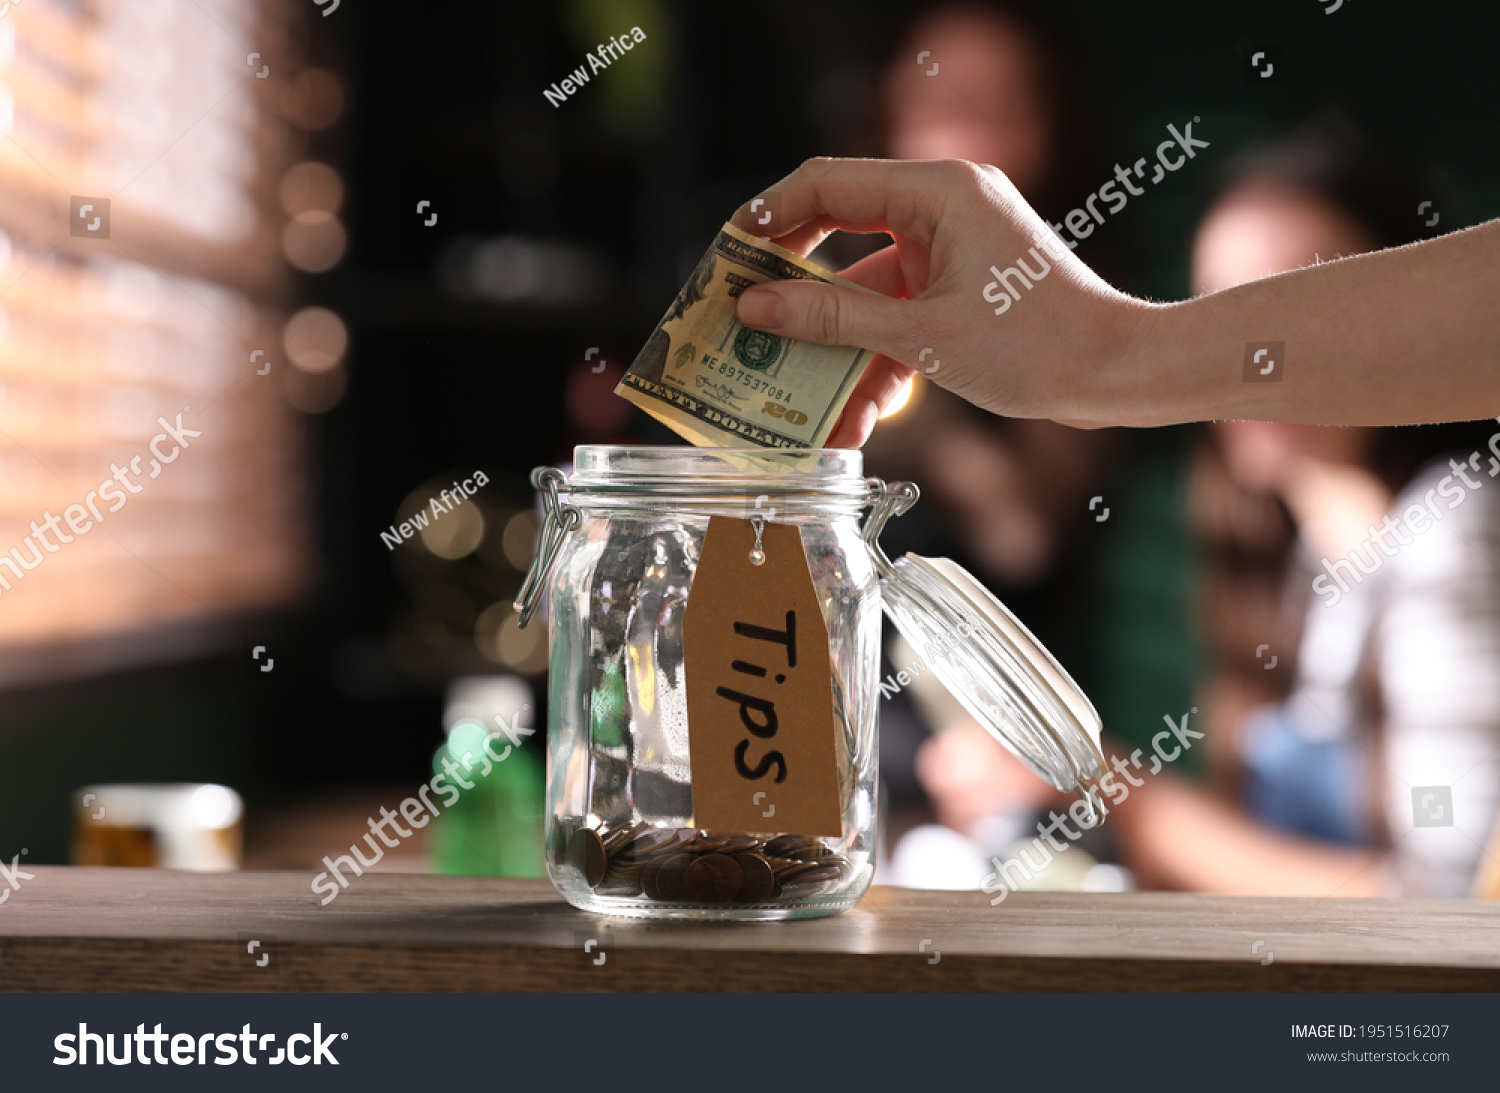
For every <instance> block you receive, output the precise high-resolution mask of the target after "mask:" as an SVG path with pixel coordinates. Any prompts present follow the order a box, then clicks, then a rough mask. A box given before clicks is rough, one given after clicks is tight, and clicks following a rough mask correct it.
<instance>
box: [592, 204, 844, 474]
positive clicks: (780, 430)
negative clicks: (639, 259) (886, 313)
mask: <svg viewBox="0 0 1500 1093" xmlns="http://www.w3.org/2000/svg"><path fill="white" fill-rule="evenodd" d="M790 280H799V281H822V282H824V283H825V284H837V285H843V286H845V287H848V288H854V289H858V290H859V291H861V292H868V291H870V290H869V289H865V288H862V287H861V286H859V285H856V284H854V283H853V282H852V281H846V280H844V279H843V278H842V277H839V276H837V275H835V274H832V273H830V272H828V271H827V270H825V269H823V268H822V267H821V266H818V265H815V264H814V263H812V262H809V261H808V260H807V259H806V258H803V257H801V256H800V255H797V254H793V253H792V252H791V251H789V250H787V249H785V248H784V247H778V246H777V245H776V244H775V243H772V242H770V241H769V240H766V239H760V238H757V237H756V236H753V235H749V234H747V233H745V232H742V231H740V230H739V229H738V228H736V227H734V226H733V225H732V224H725V225H724V227H723V228H722V229H721V230H720V231H719V235H718V238H717V239H715V240H714V244H713V246H711V247H710V248H709V249H708V253H707V254H705V255H704V256H703V258H702V260H701V261H700V262H699V263H698V267H697V269H695V270H693V275H692V276H691V277H690V278H688V283H687V284H686V285H684V286H683V287H682V291H681V292H679V293H678V294H677V299H676V300H674V301H673V302H672V306H671V307H670V308H669V309H668V310H667V313H666V315H665V316H663V318H662V320H661V322H659V323H657V324H656V330H655V331H653V332H652V334H651V337H650V339H648V340H647V342H646V345H645V348H643V349H642V350H641V351H640V354H639V355H638V356H637V357H636V358H635V362H634V363H633V364H631V366H630V369H629V371H627V372H626V373H625V378H624V379H622V380H621V381H620V385H619V387H617V388H615V393H616V394H618V395H620V396H621V397H623V398H625V399H628V400H629V401H631V402H633V403H635V404H636V405H637V406H639V407H640V408H641V409H643V410H645V411H646V412H647V413H648V414H650V415H651V416H652V417H654V418H656V419H658V420H659V421H662V422H664V423H665V424H667V425H668V426H670V427H671V428H672V429H674V430H676V431H677V432H678V433H679V434H681V435H682V436H683V437H685V438H686V439H688V440H690V441H691V442H692V443H694V444H697V445H700V446H704V447H713V448H748V447H761V448H820V447H822V446H823V444H824V443H825V442H826V441H827V440H828V434H829V433H831V432H833V427H834V425H835V424H837V423H838V419H839V414H841V413H842V412H843V410H844V404H845V403H846V402H848V401H849V396H850V394H851V393H853V391H854V385H855V384H856V383H858V382H859V377H860V376H861V375H862V374H863V373H864V370H865V365H866V364H868V363H869V361H870V357H871V356H872V355H873V354H871V353H870V352H868V351H867V350H864V349H854V348H851V347H849V346H828V345H814V344H812V343H811V342H802V341H794V340H792V339H791V338H786V337H782V336H780V335H777V334H767V333H765V332H764V331H760V330H752V329H751V328H750V327H748V326H744V325H742V324H741V323H740V321H739V319H738V317H737V316H736V314H735V300H736V299H737V298H738V297H739V295H740V293H741V292H743V291H744V290H745V289H747V288H749V287H750V286H751V285H758V284H760V283H762V282H764V281H790Z"/></svg>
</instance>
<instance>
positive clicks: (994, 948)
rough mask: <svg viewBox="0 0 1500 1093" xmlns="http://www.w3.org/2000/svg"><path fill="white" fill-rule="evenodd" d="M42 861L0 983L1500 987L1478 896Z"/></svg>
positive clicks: (8, 914) (293, 987) (20, 898)
mask: <svg viewBox="0 0 1500 1093" xmlns="http://www.w3.org/2000/svg"><path fill="white" fill-rule="evenodd" d="M32 871H33V872H35V873H36V879H34V880H23V881H22V882H21V886H20V888H19V889H16V890H14V891H12V892H11V894H10V898H9V899H8V900H7V902H6V903H5V904H4V905H3V906H0V988H3V989H4V990H7V991H101V990H102V991H157V990H165V991H674V990H680V991H952V990H958V991H973V990H983V991H1009V990H1024V991H1072V990H1106V991H1131V990H1151V991H1164V990H1165V991H1174V990H1189V991H1204V990H1236V991H1237V990H1247V991H1286V990H1323V991H1345V990H1351V991H1368V990H1485V991H1495V990H1500V905H1497V904H1493V903H1487V902H1480V901H1446V900H1405V901H1396V900H1355V899H1322V900H1313V899H1261V898H1247V897H1234V896H1198V895H1191V894H1180V893H1132V894H1120V895H1092V894H1077V893H1041V892H1037V893H1026V892H1021V893H1015V894H1012V895H1011V896H1010V897H1009V898H1007V899H1006V900H1005V901H1004V903H1003V904H1002V905H1000V906H998V907H991V906H990V904H989V902H988V899H987V897H985V896H984V895H982V894H981V893H978V892H919V891H911V890H907V889H899V888H876V889H873V890H872V891H871V892H870V894H869V895H868V896H866V897H865V899H864V900H863V901H862V902H861V903H860V904H859V906H858V907H856V908H855V909H854V910H853V911H849V912H847V913H845V914H843V915H838V916H834V917H832V918H824V919H814V920H808V921H802V922H783V923H766V924H744V923H725V924H706V923H681V924H678V923H660V922H647V921H643V920H637V919H612V918H602V917H597V916H593V915H589V914H586V913H584V912H582V911H578V910H575V909H574V908H572V907H570V906H568V905H567V904H566V903H564V902H563V900H562V899H561V898H560V897H559V896H558V895H557V894H556V892H554V891H553V889H552V886H551V885H550V884H548V883H547V882H546V881H519V880H503V879H496V878H486V877H433V876H404V875H394V874H367V875H366V876H364V877H359V878H354V879H353V881H352V884H351V885H350V887H349V888H348V889H347V890H345V891H344V892H342V893H341V894H340V895H339V897H338V898H337V899H335V900H334V901H333V902H332V903H331V904H329V905H328V906H326V907H324V906H321V905H320V903H319V899H320V897H319V896H317V895H314V894H313V892H312V891H311V889H310V887H309V877H308V876H307V875H305V874H302V873H230V874H193V873H176V872H167V871H163V870H143V869H76V868H74V869H70V868H63V867H36V868H34V869H33V870H32ZM589 938H596V939H599V940H600V941H602V942H603V944H604V955H605V961H604V963H603V964H602V965H601V964H596V963H595V962H594V961H595V960H597V959H598V957H597V955H594V954H587V955H586V954H585V953H584V952H583V945H584V942H585V941H586V940H587V939H589ZM252 940H255V941H259V942H260V945H258V946H256V947H255V949H254V951H253V952H250V951H248V950H249V948H250V946H249V942H250V941H252ZM924 941H925V942H926V944H925V945H924V944H923V942H924ZM1257 941H1261V942H1264V944H1262V945H1259V946H1257V945H1256V944H1255V943H1256V942H1257ZM596 951H597V950H596ZM1268 953H1269V954H1272V955H1271V956H1270V960H1269V963H1266V962H1265V961H1266V959H1267V954H1268ZM934 957H936V959H935V960H934ZM262 961H264V963H261V962H262Z"/></svg>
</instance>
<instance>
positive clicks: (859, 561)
mask: <svg viewBox="0 0 1500 1093" xmlns="http://www.w3.org/2000/svg"><path fill="white" fill-rule="evenodd" d="M861 472H862V459H861V455H860V453H859V452H858V451H845V450H808V449H796V450H761V449H740V448H734V449H714V448H689V447H615V446H585V447H580V448H578V449H577V450H576V452H575V458H574V469H573V472H572V474H571V475H570V476H565V475H564V474H563V473H562V472H561V471H558V470H556V469H554V468H550V467H539V468H537V470H536V471H535V472H534V473H533V475H532V481H533V484H534V485H535V486H536V488H537V490H538V491H539V492H540V494H541V495H542V500H543V508H544V512H545V520H544V523H543V529H542V535H541V543H540V546H539V549H538V552H537V557H536V561H535V562H534V563H533V565H532V569H531V572H530V573H529V574H528V575H527V579H526V582H525V584H524V585H523V587H522V590H521V592H520V594H519V595H518V597H517V603H516V608H517V610H518V611H520V612H521V623H522V625H526V624H527V623H528V622H530V620H531V618H532V617H533V615H534V614H535V612H536V611H537V610H538V608H539V607H540V606H541V605H542V602H543V600H544V598H545V600H546V601H547V603H548V604H549V607H550V611H549V615H550V625H551V657H550V680H549V702H548V709H549V715H548V716H549V719H548V737H547V752H548V771H547V804H548V814H547V849H548V853H547V868H548V872H549V875H550V876H551V878H552V881H553V883H554V885H555V886H556V887H557V890H558V891H559V892H560V893H561V894H562V896H563V897H564V898H565V899H567V900H568V902H570V903H572V904H573V905H574V906H577V907H580V908H583V909H585V910H589V911H595V912H601V913H605V914H612V915H625V916H632V917H643V918H671V919H747V920H756V919H762V920H763V919H781V918H802V917H810V916H815V915H826V914H832V913H836V912H838V911H842V910H844V909H846V908H848V907H851V906H853V905H854V903H855V902H856V901H858V900H859V898H860V897H861V896H862V895H863V894H864V892H865V890H866V889H867V888H868V887H869V884H870V879H871V875H872V873H873V871H874V864H875V839H876V826H877V825H876V816H877V809H876V766H877V754H878V749H877V746H876V741H877V737H876V732H877V713H878V709H877V707H878V704H879V698H880V690H879V686H878V668H879V653H880V640H881V624H880V619H881V612H882V610H884V612H885V613H886V614H887V615H889V616H890V618H891V619H892V621H893V622H894V623H895V624H896V626H897V628H898V629H899V630H900V631H901V632H902V634H903V635H904V636H905V637H906V638H907V640H908V641H910V642H911V643H912V645H913V646H914V647H915V648H916V649H917V650H919V651H920V652H921V653H922V655H923V659H924V662H926V663H927V664H928V665H930V667H931V670H932V671H933V674H934V675H935V676H936V677H937V678H938V679H939V680H941V681H942V682H943V684H944V685H945V686H947V688H948V689H949V690H950V691H952V692H953V694H954V696H955V697H956V698H957V699H958V700H959V701H960V702H961V703H962V704H963V705H964V707H965V708H966V709H967V710H968V712H969V713H970V714H971V715H972V716H973V717H974V718H975V719H976V720H978V721H979V723H980V724H982V725H984V726H985V728H986V729H988V730H989V731H990V732H991V734H992V735H994V736H995V737H996V739H998V740H999V741H1000V742H1001V743H1002V744H1004V745H1005V746H1006V747H1007V748H1009V749H1010V750H1011V751H1012V752H1013V753H1015V754H1016V755H1017V756H1018V757H1019V758H1021V759H1022V760H1023V761H1024V762H1025V763H1026V764H1027V765H1028V766H1029V767H1031V769H1032V770H1033V771H1035V772H1036V773H1037V774H1038V775H1039V776H1040V777H1042V778H1043V779H1044V780H1046V781H1047V782H1049V783H1050V784H1052V785H1053V786H1055V787H1056V788H1058V789H1063V790H1078V791H1079V792H1081V793H1082V794H1083V795H1084V798H1085V800H1087V801H1088V802H1089V807H1090V808H1091V809H1092V808H1093V807H1094V800H1095V798H1094V792H1095V791H1094V789H1093V787H1092V786H1091V785H1090V784H1089V782H1090V780H1092V779H1095V778H1098V777H1100V776H1102V775H1103V774H1104V773H1105V769H1106V768H1105V764H1104V760H1103V758H1102V756H1101V755H1100V752H1099V743H1098V741H1099V728H1100V724H1099V717H1098V714H1097V713H1095V711H1094V708H1093V706H1092V705H1090V703H1089V701H1088V699H1087V698H1086V697H1084V695H1083V694H1082V692H1081V691H1079V689H1078V687H1077V685H1076V684H1075V683H1074V682H1073V680H1072V679H1071V678H1070V677H1069V676H1068V674H1067V672H1066V671H1064V670H1063V668H1062V667H1061V666H1060V665H1059V664H1058V663H1057V662H1056V661H1055V660H1054V659H1053V658H1052V656H1051V655H1050V654H1049V653H1048V652H1047V651H1046V650H1045V649H1044V648H1042V646H1041V645H1040V644H1039V643H1038V642H1037V641H1036V640H1035V639H1034V638H1033V637H1032V636H1031V634H1030V633H1029V632H1028V631H1027V630H1026V628H1025V627H1024V626H1022V625H1021V624H1020V623H1019V622H1018V621H1017V620H1016V619H1015V618H1014V617H1013V616H1012V615H1011V614H1010V612H1009V611H1007V610H1006V609H1005V607H1004V606H1003V605H1001V604H1000V603H999V601H997V600H995V599H994V597H992V596H991V595H990V594H989V593H988V592H987V591H986V590H985V589H984V588H983V587H982V586H980V585H979V584H978V583H977V582H976V581H974V579H973V578H972V577H970V576H969V575H968V574H967V573H966V572H964V570H962V569H961V568H960V567H959V566H957V565H955V564H954V563H952V562H950V561H948V560H946V559H940V558H939V559H925V558H919V557H917V556H915V555H907V556H905V557H903V558H901V559H900V560H898V561H896V562H894V563H893V562H891V561H890V560H889V559H887V558H886V556H885V554H884V553H883V552H882V551H881V549H880V546H879V544H878V541H877V539H878V536H879V534H880V531H881V529H882V528H883V527H884V525H885V523H886V522H887V521H888V520H889V519H890V518H891V517H893V516H896V515H898V514H900V513H902V512H905V511H906V510H907V509H909V508H910V507H911V506H912V505H913V504H914V503H915V502H916V499H917V489H916V487H915V486H913V485H911V484H910V483H899V484H894V485H891V486H887V485H886V484H884V483H882V482H880V481H879V480H878V479H866V478H864V477H863V476H862V473H861ZM867 509H869V510H870V511H869V513H868V516H867V517H866V516H865V511H866V510H867ZM862 517H863V518H864V519H863V522H862Z"/></svg>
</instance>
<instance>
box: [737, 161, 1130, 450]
mask: <svg viewBox="0 0 1500 1093" xmlns="http://www.w3.org/2000/svg"><path fill="white" fill-rule="evenodd" d="M768 193H770V194H774V195H776V196H777V198H778V199H779V201H778V204H777V206H776V207H777V208H778V223H776V224H774V225H772V227H773V230H775V231H776V232H777V235H776V237H775V242H777V243H779V244H780V245H782V246H784V247H786V248H788V249H789V250H793V251H795V252H797V253H799V254H807V253H808V252H809V251H811V250H812V249H813V248H814V247H816V246H817V245H818V244H819V243H821V242H822V241H823V240H824V239H825V238H826V237H827V236H828V235H829V234H831V233H832V232H833V231H835V230H838V229H842V230H844V231H851V232H889V233H890V234H891V235H893V236H894V237H895V242H894V243H893V244H891V245H890V246H887V247H885V248H884V249H882V250H880V251H878V252H876V253H875V254H873V255H870V256H869V257H867V258H864V259H862V260H861V261H859V262H856V263H855V264H854V265H853V266H851V267H850V268H849V269H847V270H844V271H843V273H842V276H843V277H845V278H846V279H848V280H851V281H854V282H855V283H856V284H860V285H864V286H865V287H867V288H871V289H874V290H875V291H876V292H878V293H881V294H882V295H884V296H885V297H888V298H887V299H881V298H880V297H878V296H872V295H867V294H864V293H859V292H854V291H851V290H849V289H847V288H844V287H842V286H838V285H825V284H816V283H812V282H804V281H776V282H772V283H770V284H765V285H759V286H756V287H754V288H751V289H748V290H746V291H745V292H744V293H743V294H742V295H741V296H740V300H739V318H740V321H741V322H743V323H745V324H746V325H747V326H753V327H756V328H758V329H761V330H767V331H771V332H774V333H778V334H784V335H787V336H789V337H793V338H799V339H802V340H804V341H810V342H817V343H821V344H825V345H857V346H860V347H862V348H865V349H870V350H873V351H874V352H876V353H877V354H878V356H877V357H876V358H875V360H874V361H873V362H872V363H871V365H870V367H869V368H868V369H867V370H866V372H865V375H864V377H863V378H862V379H861V381H860V383H859V385H858V387H857V388H856V390H855V392H854V394H853V396H852V397H851V398H850V400H849V403H848V405H847V407H846V408H845V410H844V416H843V418H842V419H841V420H840V422H839V424H838V426H837V427H836V428H835V429H834V432H833V434H832V435H831V436H830V437H829V440H828V445H829V447H855V446H858V445H860V444H862V443H864V441H865V440H866V439H867V438H868V437H869V435H870V432H871V430H872V429H873V428H874V426H875V421H876V419H877V418H878V417H879V415H880V411H881V409H882V408H883V407H884V406H885V405H887V404H888V403H889V402H890V401H891V399H893V398H894V397H895V396H896V394H897V393H898V392H899V391H900V390H901V387H902V385H903V384H904V383H905V382H906V380H907V379H908V378H909V377H910V376H911V374H912V372H913V370H914V369H916V368H921V369H922V371H923V373H924V374H926V375H927V376H928V378H929V379H931V380H932V381H933V382H935V383H938V384H940V385H941V386H943V387H946V388H948V389H949V390H950V391H953V392H954V393H955V394H958V395H960V396H961V397H963V398H965V399H968V400H969V401H970V402H972V403H974V404H975V405H977V406H980V407H981V408H983V409H986V410H990V411H992V412H994V413H999V414H1005V415H1006V416H1009V417H1043V418H1052V419H1053V420H1057V421H1062V422H1065V423H1068V424H1076V425H1084V426H1088V425H1097V424H1106V423H1107V424H1115V423H1118V422H1119V421H1120V420H1121V419H1122V417H1123V416H1124V415H1127V414H1128V413H1129V412H1130V409H1129V406H1128V405H1127V403H1128V402H1129V400H1131V399H1135V400H1136V401H1137V402H1140V401H1143V399H1142V396H1141V395H1140V394H1138V393H1136V392H1134V391H1133V387H1134V385H1133V384H1132V383H1131V380H1130V376H1129V374H1128V373H1129V369H1127V368H1123V367H1113V366H1115V365H1117V364H1120V363H1121V362H1123V361H1124V360H1125V359H1126V356H1125V349H1126V347H1127V345H1128V344H1129V342H1130V341H1131V339H1132V338H1133V336H1134V334H1135V331H1136V327H1137V325H1138V323H1139V321H1140V320H1141V318H1142V317H1143V316H1144V315H1145V314H1147V313H1148V312H1149V311H1150V310H1151V305H1149V304H1146V303H1144V302H1142V301H1139V300H1136V299H1135V298H1133V297H1131V296H1127V295H1125V294H1124V293H1121V292H1118V291H1116V290H1115V289H1113V288H1111V287H1110V286H1109V285H1108V284H1106V283H1105V282H1104V281H1103V280H1101V279H1100V278H1099V277H1098V276H1097V275H1096V274H1095V273H1094V272H1093V271H1092V270H1090V269H1089V268H1088V267H1087V266H1086V265H1084V263H1083V262H1082V261H1080V260H1079V259H1078V258H1076V257H1074V255H1073V254H1072V252H1071V251H1070V250H1068V248H1067V244H1066V243H1064V242H1063V241H1062V240H1061V239H1059V238H1057V237H1056V235H1055V234H1054V233H1053V231H1052V229H1051V228H1050V227H1049V226H1048V225H1047V222H1046V221H1045V220H1043V219H1042V218H1041V217H1040V216H1038V215H1037V214H1036V212H1035V211H1034V210H1033V209H1032V208H1031V206H1030V205H1028V204H1027V203H1026V200H1025V199H1024V198H1023V197H1022V196H1021V195H1020V193H1019V192H1018V191H1017V190H1016V188H1015V187H1014V186H1012V185H1011V183H1010V181H1009V180H1008V179H1007V178H1006V177H1005V175H1004V174H1002V173H1001V172H1000V171H999V170H998V169H996V168H994V167H985V166H981V165H978V164H973V163H968V162H965V161H963V160H932V161H919V162H897V161H887V160H847V159H846V160H838V159H813V160H809V161H808V162H806V163H804V164H803V165H802V166H801V167H799V168H798V169H797V170H796V171H794V172H792V174H790V175H788V176H787V177H786V178H785V179H783V180H782V181H781V182H779V183H777V184H776V185H775V186H774V187H772V189H771V190H769V191H768ZM752 204H754V203H753V202H752V203H749V204H746V205H745V206H743V207H741V209H740V210H739V212H737V213H736V214H735V216H734V223H735V224H736V225H737V226H738V227H740V228H742V229H744V230H746V231H751V232H754V231H756V230H757V229H758V228H762V225H761V224H760V223H759V221H760V219H762V218H760V217H755V216H752V214H751V205H752ZM1023 264H1024V267H1025V270H1022V268H1021V267H1022V266H1023ZM1011 270H1016V271H1017V272H1015V273H1013V272H1010V271H1011ZM1026 270H1029V271H1030V272H1031V276H1027V274H1026V272H1025V271H1026ZM1000 273H1006V274H1007V277H1006V279H1005V283H1004V284H1002V283H1000V281H999V280H998V279H997V274H1000ZM1018 273H1019V276H1018V275H1017V274H1018ZM1037 275H1039V276H1037ZM1007 286H1009V287H1010V291H1009V292H1007V291H1006V287H1007ZM1028 286H1029V287H1028ZM892 297H894V299H892ZM997 309H998V311H999V314H997V313H996V312H997ZM1001 324H1003V325H1001ZM1002 335H1003V336H1002ZM924 351H929V352H924ZM934 365H936V368H935V369H934ZM1142 416H1143V418H1144V417H1145V414H1144V413H1143V415H1142Z"/></svg>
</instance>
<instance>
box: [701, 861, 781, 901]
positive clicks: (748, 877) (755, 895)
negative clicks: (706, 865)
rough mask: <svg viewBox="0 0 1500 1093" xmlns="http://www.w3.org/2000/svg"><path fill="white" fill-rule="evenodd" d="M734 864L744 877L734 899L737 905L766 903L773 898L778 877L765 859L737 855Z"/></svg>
mask: <svg viewBox="0 0 1500 1093" xmlns="http://www.w3.org/2000/svg"><path fill="white" fill-rule="evenodd" d="M704 860H705V861H706V860H707V859H704ZM734 863H735V864H736V865H738V866H739V867H740V873H741V874H742V875H743V876H744V880H742V881H741V882H740V890H739V891H738V892H737V893H736V894H735V897H734V901H735V902H736V903H764V902H765V901H766V900H768V899H770V898H771V896H772V893H774V892H775V891H776V875H775V874H774V873H772V872H771V866H770V865H769V864H767V862H766V859H765V858H763V857H761V856H760V855H759V854H737V855H735V858H734Z"/></svg>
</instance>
